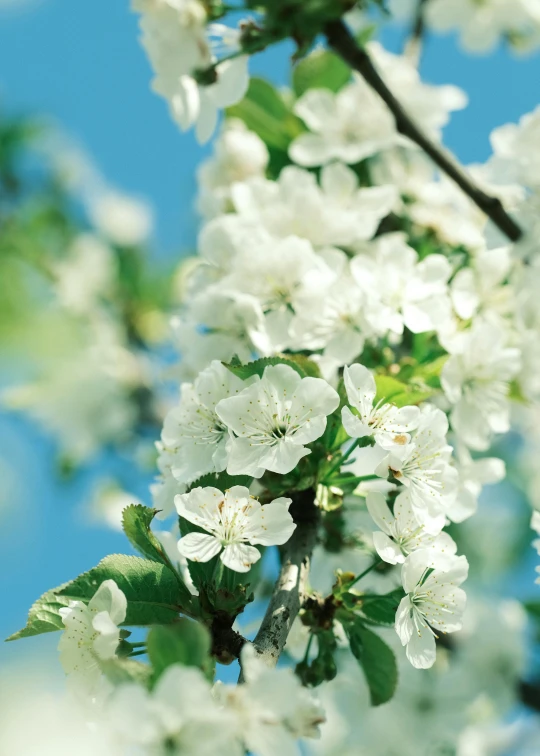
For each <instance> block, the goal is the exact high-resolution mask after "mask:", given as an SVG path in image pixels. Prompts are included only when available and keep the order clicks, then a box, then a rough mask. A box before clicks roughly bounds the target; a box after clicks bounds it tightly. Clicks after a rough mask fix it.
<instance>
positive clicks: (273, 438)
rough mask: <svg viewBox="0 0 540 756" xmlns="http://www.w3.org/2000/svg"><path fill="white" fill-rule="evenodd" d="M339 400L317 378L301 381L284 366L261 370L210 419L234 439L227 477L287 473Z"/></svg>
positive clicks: (320, 428) (325, 383) (231, 443)
mask: <svg viewBox="0 0 540 756" xmlns="http://www.w3.org/2000/svg"><path fill="white" fill-rule="evenodd" d="M338 406H339V396H338V394H337V392H336V391H334V389H333V388H332V387H331V386H329V385H328V383H327V382H326V381H324V380H323V379H321V378H311V377H309V378H301V377H300V376H299V374H298V373H297V372H296V370H294V369H293V368H291V367H289V366H288V365H283V364H281V365H273V366H269V367H267V368H265V370H264V374H263V376H262V378H260V379H258V380H256V381H255V382H254V383H253V384H252V385H251V386H248V387H247V388H245V389H244V390H243V391H242V392H240V394H238V395H237V396H232V397H230V398H228V399H222V400H221V401H220V402H219V404H218V405H217V406H216V414H217V415H218V417H220V418H221V420H222V421H223V422H224V423H225V425H226V426H227V427H228V428H229V429H230V430H231V431H233V433H234V436H232V438H231V441H230V452H229V458H228V463H227V472H228V473H229V474H230V475H239V474H244V475H253V477H255V478H260V477H261V475H262V474H263V473H264V471H265V470H270V471H271V472H277V473H281V474H282V475H284V474H286V473H288V472H291V470H293V469H294V468H295V467H296V465H297V464H298V462H299V461H300V459H301V458H302V457H305V456H306V454H309V453H310V450H309V449H308V448H306V444H309V443H311V442H312V441H315V440H316V439H317V438H319V437H320V436H322V434H323V433H324V430H325V428H326V416H327V415H330V414H331V413H332V412H334V410H335V409H337V407H338Z"/></svg>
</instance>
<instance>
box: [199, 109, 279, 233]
mask: <svg viewBox="0 0 540 756" xmlns="http://www.w3.org/2000/svg"><path fill="white" fill-rule="evenodd" d="M269 159H270V156H269V154H268V149H267V147H266V145H265V143H264V142H263V141H262V139H261V138H260V137H259V136H258V135H257V134H256V133H255V132H254V131H250V130H249V129H248V128H247V127H246V125H245V124H244V122H243V121H240V120H238V119H235V118H228V119H227V120H226V121H225V123H224V126H223V129H222V131H221V134H220V135H219V137H218V139H216V141H215V143H214V155H213V156H212V157H211V158H210V159H208V160H206V161H205V162H204V163H202V165H201V166H200V168H199V170H198V172H197V178H198V182H199V191H200V195H199V200H198V206H199V210H200V212H202V214H203V215H204V216H205V217H207V218H212V217H214V216H216V215H220V214H221V213H224V212H227V211H228V210H230V209H231V207H232V199H231V187H232V185H233V184H235V183H236V182H239V181H247V180H249V179H251V178H253V177H255V176H261V177H264V174H265V171H266V167H267V165H268V161H269Z"/></svg>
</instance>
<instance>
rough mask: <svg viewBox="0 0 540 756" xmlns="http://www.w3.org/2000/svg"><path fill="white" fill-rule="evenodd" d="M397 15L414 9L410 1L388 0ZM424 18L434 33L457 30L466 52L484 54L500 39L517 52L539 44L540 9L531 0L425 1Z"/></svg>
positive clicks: (405, 13)
mask: <svg viewBox="0 0 540 756" xmlns="http://www.w3.org/2000/svg"><path fill="white" fill-rule="evenodd" d="M390 7H391V10H392V12H393V13H395V14H396V16H397V17H398V18H400V17H408V16H410V15H412V14H413V13H414V12H415V11H416V7H417V5H416V3H415V2H414V0H391V2H390ZM425 18H426V22H427V24H428V26H429V28H431V29H433V30H434V31H437V32H448V31H457V32H458V34H459V37H460V42H461V45H462V46H463V48H464V49H465V50H467V51H468V52H474V53H486V52H489V51H490V50H492V49H493V48H494V47H495V46H496V45H497V44H498V43H499V42H500V41H501V40H505V41H508V42H509V43H510V45H512V47H514V48H515V49H516V50H518V51H520V52H527V51H529V50H533V49H536V48H537V47H538V45H539V44H540V8H539V7H538V3H536V2H534V0H517V1H516V0H486V1H485V2H480V3H479V2H478V1H477V0H428V2H427V3H426V8H425Z"/></svg>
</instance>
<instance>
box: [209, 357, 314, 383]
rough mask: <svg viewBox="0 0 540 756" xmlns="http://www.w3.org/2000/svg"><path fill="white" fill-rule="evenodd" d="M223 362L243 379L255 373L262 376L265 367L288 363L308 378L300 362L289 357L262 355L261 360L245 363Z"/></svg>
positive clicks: (302, 376) (303, 376)
mask: <svg viewBox="0 0 540 756" xmlns="http://www.w3.org/2000/svg"><path fill="white" fill-rule="evenodd" d="M223 364H224V365H225V367H226V368H227V369H228V370H230V371H231V373H234V374H235V375H236V376H238V378H241V379H242V380H243V381H245V380H247V379H248V378H251V377H252V376H253V375H258V376H259V377H260V378H262V376H263V373H264V371H265V369H266V368H267V367H269V366H271V365H288V366H289V367H291V368H292V369H293V370H296V372H297V373H298V375H299V376H300V377H301V378H306V373H305V371H304V369H303V368H302V367H301V366H300V364H299V363H298V362H296V361H295V360H293V359H290V358H289V357H261V359H260V360H255V361H254V362H248V363H246V364H245V365H242V364H238V363H237V362H235V361H234V360H233V361H232V362H229V363H223Z"/></svg>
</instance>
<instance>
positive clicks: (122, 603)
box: [58, 580, 127, 695]
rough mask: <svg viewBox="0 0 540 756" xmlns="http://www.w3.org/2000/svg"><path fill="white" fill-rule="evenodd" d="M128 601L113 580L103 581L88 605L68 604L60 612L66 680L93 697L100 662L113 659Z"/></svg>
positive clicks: (59, 646) (60, 648)
mask: <svg viewBox="0 0 540 756" xmlns="http://www.w3.org/2000/svg"><path fill="white" fill-rule="evenodd" d="M126 611H127V601H126V597H125V595H124V594H123V593H122V591H121V590H120V589H119V588H118V586H117V585H116V583H115V582H114V580H105V581H104V582H103V583H102V584H101V585H100V586H99V588H98V589H97V591H96V593H95V594H94V596H93V597H92V598H91V599H90V601H89V602H88V604H84V603H83V602H82V601H71V602H70V603H69V606H67V607H63V608H62V609H60V615H61V617H62V622H63V623H64V626H65V628H66V629H65V630H64V633H63V634H62V637H61V638H60V643H59V645H58V650H59V652H60V661H61V662H62V666H63V667H64V670H65V672H66V674H67V675H68V681H69V683H70V685H72V686H73V688H74V689H75V690H81V691H84V692H88V694H90V695H92V694H93V693H95V691H96V690H97V689H98V687H99V684H100V681H101V670H100V668H99V660H100V659H112V658H113V657H114V656H115V654H116V649H117V646H118V643H119V641H120V631H119V629H118V625H120V624H121V623H122V622H123V621H124V620H125V618H126Z"/></svg>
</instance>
